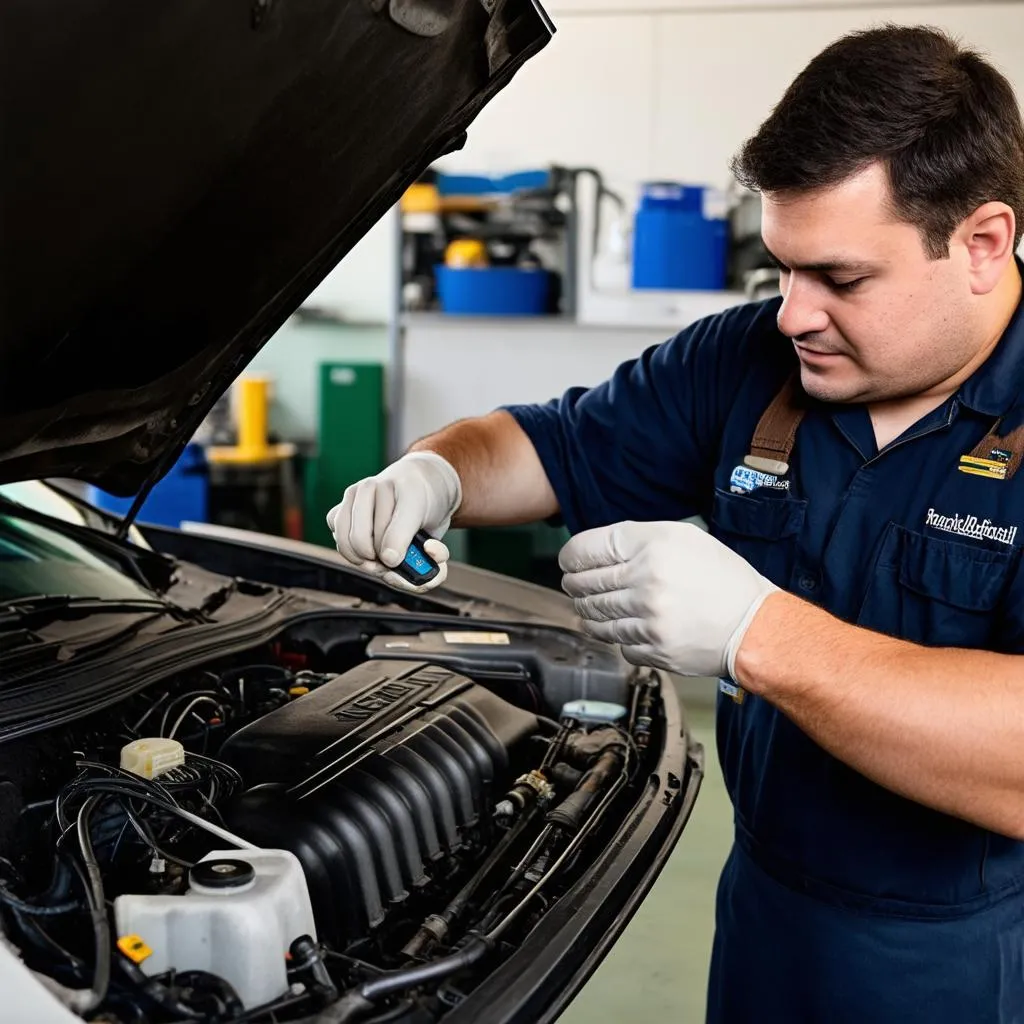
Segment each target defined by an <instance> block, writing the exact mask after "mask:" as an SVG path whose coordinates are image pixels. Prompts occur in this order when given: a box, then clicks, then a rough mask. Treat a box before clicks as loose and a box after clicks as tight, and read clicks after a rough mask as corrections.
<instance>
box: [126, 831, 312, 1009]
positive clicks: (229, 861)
mask: <svg viewBox="0 0 1024 1024" xmlns="http://www.w3.org/2000/svg"><path fill="white" fill-rule="evenodd" d="M114 914H115V917H116V920H117V932H118V935H119V936H125V935H138V936H139V937H140V938H141V939H142V940H143V942H144V943H145V945H146V946H148V947H149V948H150V949H151V950H152V951H153V952H152V955H150V956H148V957H147V958H146V959H145V960H143V961H142V962H141V964H140V966H141V968H142V970H143V971H145V972H146V974H149V975H154V974H160V973H162V972H163V971H168V970H170V969H171V968H174V969H175V970H178V971H196V970H198V971H209V972H210V973H211V974H216V975H218V976H219V977H221V978H223V979H224V980H225V981H228V982H230V983H231V985H232V986H233V987H234V989H235V991H236V992H237V993H238V996H239V998H240V999H241V1000H242V1002H243V1003H244V1004H245V1007H246V1009H251V1008H252V1007H254V1006H259V1005H261V1004H262V1003H268V1002H270V1001H271V1000H273V999H277V998H278V997H279V996H282V995H284V994H285V993H286V992H287V991H288V977H287V972H286V965H285V954H286V953H287V952H288V947H289V946H290V945H291V944H292V942H293V941H294V940H295V939H297V938H298V937H299V936H300V935H308V936H310V937H311V938H313V939H315V938H316V930H315V926H314V924H313V908H312V905H311V904H310V900H309V891H308V889H307V888H306V878H305V875H303V873H302V868H301V866H300V865H299V862H298V860H297V859H296V857H295V855H294V854H291V853H288V852H287V851H286V850H227V851H218V852H216V853H211V854H209V855H208V856H206V857H204V858H203V859H202V860H201V861H200V862H199V863H198V864H197V865H196V866H195V867H194V868H192V870H191V872H190V873H189V888H188V890H187V892H185V893H184V894H183V895H178V896H151V895H127V896H120V897H118V899H117V900H115V902H114Z"/></svg>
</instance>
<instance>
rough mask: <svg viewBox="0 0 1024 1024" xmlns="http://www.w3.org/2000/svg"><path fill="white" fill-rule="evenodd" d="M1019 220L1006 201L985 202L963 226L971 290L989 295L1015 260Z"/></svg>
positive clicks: (959, 233)
mask: <svg viewBox="0 0 1024 1024" xmlns="http://www.w3.org/2000/svg"><path fill="white" fill-rule="evenodd" d="M1016 234H1017V219H1016V217H1015V216H1014V213H1013V210H1012V209H1010V207H1009V206H1007V205H1006V203H984V204H983V205H982V206H979V207H978V208H977V209H976V210H975V211H974V213H972V214H971V215H970V216H969V217H968V218H967V219H966V220H965V221H964V222H963V224H961V225H960V227H959V228H958V230H957V232H956V237H957V239H958V240H959V241H960V242H961V244H963V246H964V247H965V249H966V250H967V256H968V260H969V271H970V277H971V291H972V292H973V293H974V294H975V295H988V293H989V292H991V291H992V290H993V289H994V288H995V286H996V285H997V284H998V283H999V281H1000V280H1001V279H1002V276H1003V272H1004V271H1005V270H1006V265H1007V264H1008V263H1009V262H1011V261H1012V260H1013V253H1014V248H1015V247H1014V240H1015V238H1016Z"/></svg>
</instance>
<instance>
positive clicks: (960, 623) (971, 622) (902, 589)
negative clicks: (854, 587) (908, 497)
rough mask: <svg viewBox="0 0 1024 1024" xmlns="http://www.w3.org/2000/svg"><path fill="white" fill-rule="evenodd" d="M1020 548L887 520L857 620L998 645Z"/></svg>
mask: <svg viewBox="0 0 1024 1024" xmlns="http://www.w3.org/2000/svg"><path fill="white" fill-rule="evenodd" d="M1016 561H1017V551H1016V550H1015V549H1012V548H1007V550H1005V551H997V550H992V549H990V548H983V547H976V546H974V545H971V544H963V543H960V542H959V541H954V540H943V539H941V538H939V537H930V536H927V535H925V534H922V533H916V532H914V531H913V530H908V529H907V528H906V527H904V526H900V525H899V524H898V523H890V524H889V526H888V529H887V530H886V533H885V536H884V537H883V540H882V545H881V549H880V552H879V555H878V559H877V562H876V565H875V571H874V572H873V573H872V576H871V579H870V582H869V583H868V587H867V590H866V592H865V596H864V601H863V603H862V604H861V609H860V614H859V615H858V617H857V623H858V625H861V626H865V627H867V628H868V629H873V630H876V631H878V632H882V633H889V634H890V635H892V636H898V637H901V638H902V639H904V640H912V641H914V642H915V643H921V644H929V645H932V646H943V647H993V646H994V641H995V639H996V635H997V626H998V621H999V618H1000V604H1001V601H1002V598H1003V595H1004V593H1005V592H1006V588H1007V586H1008V585H1009V582H1010V580H1011V577H1012V573H1013V569H1014V567H1015V564H1016Z"/></svg>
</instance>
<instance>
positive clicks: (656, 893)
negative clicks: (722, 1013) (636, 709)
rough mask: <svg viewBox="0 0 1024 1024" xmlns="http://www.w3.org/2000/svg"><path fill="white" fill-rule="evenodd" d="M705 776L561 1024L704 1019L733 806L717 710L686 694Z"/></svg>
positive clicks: (692, 1023)
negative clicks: (645, 889) (718, 746)
mask: <svg viewBox="0 0 1024 1024" xmlns="http://www.w3.org/2000/svg"><path fill="white" fill-rule="evenodd" d="M680 690H681V692H680V697H681V698H682V699H683V701H684V702H685V703H686V710H687V716H688V718H689V720H690V725H691V728H692V729H693V732H694V734H695V735H696V738H697V740H698V741H699V742H701V743H703V744H704V756H705V777H704V782H703V785H702V786H701V791H700V795H699V796H698V797H697V803H696V806H695V807H694V809H693V815H692V816H691V818H690V822H689V824H688V825H687V826H686V829H685V830H684V832H683V835H682V837H681V838H680V840H679V843H678V845H677V846H676V848H675V851H674V852H673V854H672V857H671V858H670V859H669V862H668V864H666V865H665V869H664V870H663V871H662V873H661V875H660V876H659V877H658V881H657V882H655V884H654V888H653V889H652V890H651V892H650V894H649V895H648V897H647V899H646V900H645V901H644V903H643V905H642V906H641V907H640V909H639V910H638V911H637V913H636V916H635V917H634V918H633V920H632V921H631V922H630V923H629V926H628V927H627V928H626V931H625V932H624V933H623V934H622V936H621V937H620V939H619V941H618V942H617V943H616V944H615V948H614V949H613V950H612V952H611V953H610V954H609V955H608V957H607V959H606V960H605V961H604V963H602V964H601V966H600V967H599V968H598V969H597V971H596V972H595V973H594V976H593V977H592V978H591V979H590V981H588V982H587V984H586V986H585V987H584V988H583V991H582V992H580V994H579V995H578V996H577V997H576V999H575V1000H574V1001H573V1003H572V1005H570V1007H569V1008H568V1009H567V1010H566V1012H565V1013H564V1014H563V1015H562V1016H561V1017H560V1018H559V1024H618V1022H620V1021H621V1022H630V1024H633V1022H641V1021H649V1022H655V1021H666V1022H667V1021H671V1022H672V1024H702V1022H703V1020H704V1000H705V986H706V985H707V972H708V963H709V960H710V956H711V936H712V933H713V931H714V907H715V887H716V885H717V883H718V873H719V871H720V870H721V868H722V865H723V864H724V863H725V858H726V854H727V853H728V851H729V846H730V844H731V842H732V808H731V807H730V805H729V800H728V797H727V796H726V793H725V786H724V784H723V783H722V772H721V769H720V768H719V765H718V758H717V756H716V754H715V735H714V710H713V708H712V707H711V706H709V704H708V703H707V698H706V697H705V698H704V702H703V703H702V704H700V705H694V704H692V703H691V702H690V701H689V700H687V697H686V694H685V692H682V688H680Z"/></svg>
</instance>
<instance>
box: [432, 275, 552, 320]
mask: <svg viewBox="0 0 1024 1024" xmlns="http://www.w3.org/2000/svg"><path fill="white" fill-rule="evenodd" d="M435 269H436V275H437V294H438V296H439V298H440V300H441V309H442V310H443V311H444V312H445V313H452V314H456V315H458V314H462V315H476V316H539V315H541V314H543V313H546V312H547V310H548V296H549V295H550V292H551V275H550V274H549V273H548V271H546V270H541V269H520V268H519V267H445V266H438V267H436V268H435Z"/></svg>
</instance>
